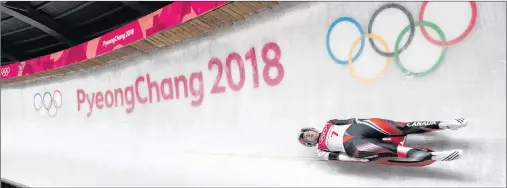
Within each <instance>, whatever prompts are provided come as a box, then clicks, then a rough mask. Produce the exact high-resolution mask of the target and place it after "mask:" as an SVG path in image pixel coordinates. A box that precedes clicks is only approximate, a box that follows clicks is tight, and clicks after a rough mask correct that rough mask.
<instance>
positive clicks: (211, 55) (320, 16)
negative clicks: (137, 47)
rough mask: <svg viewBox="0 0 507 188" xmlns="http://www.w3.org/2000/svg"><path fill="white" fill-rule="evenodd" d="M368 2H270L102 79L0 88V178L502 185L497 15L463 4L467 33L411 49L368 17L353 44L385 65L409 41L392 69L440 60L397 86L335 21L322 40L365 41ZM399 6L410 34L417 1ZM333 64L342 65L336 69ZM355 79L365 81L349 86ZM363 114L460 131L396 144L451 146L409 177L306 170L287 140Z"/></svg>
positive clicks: (502, 18)
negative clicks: (452, 125)
mask: <svg viewBox="0 0 507 188" xmlns="http://www.w3.org/2000/svg"><path fill="white" fill-rule="evenodd" d="M384 4H385V3H381V2H354V3H352V2H282V3H281V4H280V5H279V6H278V7H276V8H274V9H272V10H267V11H265V12H262V13H260V14H259V15H256V16H253V17H251V18H249V19H247V20H246V21H243V22H239V23H237V24H235V25H233V26H232V27H229V28H223V29H220V30H219V31H217V32H214V33H213V34H209V35H205V36H200V37H197V38H194V39H191V40H188V41H183V42H182V43H180V44H178V45H175V46H173V47H168V48H166V49H162V50H158V51H156V52H153V53H150V54H147V55H143V56H136V57H131V58H130V59H127V60H123V61H118V62H115V63H114V64H113V65H110V66H108V67H102V68H99V69H95V70H90V71H87V72H84V73H76V74H70V75H66V76H63V77H57V78H51V79H47V80H42V81H37V82H33V83H25V84H18V85H7V86H2V91H1V94H2V97H1V107H2V111H1V115H2V118H1V148H2V156H1V157H2V161H1V174H2V177H3V178H7V179H10V180H13V181H16V182H19V183H22V184H25V185H28V186H34V187H37V186H176V185H181V186H188V185H194V186H195V185H208V186H209V185H213V186H232V185H234V186H242V185H250V186H253V185H262V186H505V185H506V184H505V165H506V164H505V161H506V157H505V153H506V151H505V139H506V133H505V132H506V129H505V126H506V121H505V114H506V111H505V109H506V107H505V104H506V101H505V95H506V92H505V91H506V90H505V89H506V88H505V86H506V81H505V80H506V78H505V76H506V72H505V60H506V58H505V51H506V48H505V46H506V11H505V9H506V5H505V2H495V3H493V2H487V3H486V2H479V3H477V7H476V8H477V15H476V16H477V17H476V21H475V25H474V27H473V28H472V30H470V33H469V34H468V35H467V36H466V37H464V38H463V40H461V41H456V42H457V43H456V44H453V45H450V46H447V47H446V48H444V47H442V46H438V45H434V44H432V43H430V42H428V40H427V39H426V38H425V37H424V36H423V34H422V33H421V30H420V27H419V26H417V27H416V28H415V30H414V33H413V37H412V39H411V40H410V39H408V38H409V35H410V28H408V30H406V31H407V32H406V33H405V34H404V35H402V36H401V37H398V36H399V34H400V32H401V31H402V30H403V28H404V27H406V26H407V25H409V19H408V18H407V17H406V16H405V14H403V12H402V11H400V10H398V9H394V8H389V9H386V10H383V11H382V12H380V13H379V14H378V15H377V16H376V17H375V19H374V20H373V22H372V24H371V28H372V33H374V34H375V35H367V37H372V38H374V41H375V44H376V46H378V47H379V49H384V47H383V44H381V42H380V41H381V40H382V39H383V40H385V44H387V48H388V49H389V50H388V52H393V49H395V46H399V48H402V47H403V46H404V44H405V43H406V42H407V40H410V41H411V42H410V44H409V45H407V46H406V48H405V49H404V50H402V52H401V53H399V54H398V53H397V55H396V56H397V57H398V59H399V62H401V63H402V64H403V65H404V66H405V67H406V69H407V70H410V71H414V72H418V71H423V70H425V69H429V68H430V67H432V66H433V65H434V63H435V62H437V60H439V58H440V55H441V53H442V52H443V53H445V54H444V55H443V56H442V59H441V62H440V65H439V66H438V68H436V69H435V70H434V71H433V72H430V73H428V74H427V75H425V76H420V77H417V75H416V76H407V75H406V74H404V73H403V72H402V71H401V70H402V69H400V68H399V67H398V66H397V63H396V58H395V57H389V58H386V57H384V56H381V55H379V53H377V52H376V51H375V50H374V49H373V48H372V45H371V44H370V41H369V40H368V39H365V40H364V44H362V42H361V38H360V36H361V35H360V32H359V30H358V29H357V28H356V27H354V25H353V24H351V22H340V23H337V24H335V25H334V27H331V26H332V25H333V23H335V21H336V20H337V19H339V18H342V17H350V18H352V20H356V21H357V23H358V25H360V27H361V28H362V31H363V33H365V34H367V33H369V31H368V28H369V27H368V24H369V22H370V19H371V18H372V15H374V12H375V11H376V10H378V9H379V8H380V7H381V6H382V5H384ZM400 5H401V6H402V9H403V8H406V10H407V12H409V13H410V15H411V18H412V19H413V20H414V21H415V22H417V21H418V20H419V19H418V17H419V14H420V8H421V3H416V2H410V3H400ZM471 10H472V9H471V5H470V4H469V3H467V2H462V3H436V2H431V3H429V4H428V5H427V7H426V9H425V12H424V20H426V21H430V22H431V23H434V24H435V25H436V26H438V28H440V29H441V30H442V33H443V35H444V37H445V38H446V39H448V40H451V39H454V38H456V37H457V36H459V35H460V34H461V33H463V32H464V31H465V30H466V28H467V26H468V24H469V20H470V19H471V17H472V11H471ZM348 20H349V21H350V20H351V19H348ZM416 25H417V24H416ZM330 28H331V29H330ZM425 28H426V30H427V31H428V33H429V36H430V37H432V38H435V39H438V37H439V35H438V34H436V33H435V32H434V31H433V29H432V28H430V27H425ZM378 38H381V39H378ZM398 38H399V44H398V45H396V40H397V39H398ZM356 39H359V40H358V43H357V45H356V47H355V48H354V49H352V46H353V43H354V41H355V40H356ZM361 45H363V47H362V48H361ZM360 48H361V49H362V52H361V53H360V54H359V55H358V56H357V58H355V54H356V52H357V51H359V49H360ZM350 51H352V52H350ZM382 51H385V50H382ZM398 55H399V56H398ZM333 57H334V58H335V59H334V58H333ZM347 58H350V59H354V60H355V61H354V62H353V63H352V64H351V65H347V63H346V62H342V63H344V64H340V61H337V60H342V61H347ZM336 59H337V60H336ZM386 59H387V62H386ZM238 62H239V63H238ZM242 70H244V71H242ZM351 71H352V72H351ZM378 73H383V76H380V77H375V76H376V75H377V74H378ZM367 78H375V79H369V81H368V82H361V80H363V81H364V79H367ZM46 92H47V94H45V93H46ZM37 93H39V95H37ZM45 107H47V108H48V109H46V108H45ZM56 107H60V108H58V109H57V108H56ZM37 109H39V110H37ZM372 116H375V117H384V118H389V119H395V120H400V121H410V120H442V119H450V118H452V117H453V116H462V117H465V118H468V119H469V122H470V123H469V126H468V127H466V128H464V129H461V130H459V131H442V132H438V133H431V134H427V135H417V136H411V137H409V141H408V145H413V146H415V145H424V146H427V147H431V148H434V149H436V150H442V149H451V148H462V149H464V151H465V156H464V157H463V158H461V159H460V160H457V161H452V162H437V163H435V164H434V165H431V166H428V167H424V168H414V167H389V166H378V165H364V164H347V163H340V162H317V161H313V160H312V154H313V151H314V150H313V149H309V148H304V147H302V146H301V145H299V144H298V142H297V139H296V136H297V135H296V134H297V131H298V130H299V128H301V127H306V126H314V127H318V128H321V127H322V126H323V125H324V123H325V122H326V121H327V120H329V119H330V118H347V117H372Z"/></svg>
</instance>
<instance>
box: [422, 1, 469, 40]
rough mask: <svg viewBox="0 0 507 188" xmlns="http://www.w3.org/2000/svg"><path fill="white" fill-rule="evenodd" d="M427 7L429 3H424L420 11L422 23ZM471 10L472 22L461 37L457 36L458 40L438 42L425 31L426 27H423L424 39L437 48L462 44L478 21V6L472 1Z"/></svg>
mask: <svg viewBox="0 0 507 188" xmlns="http://www.w3.org/2000/svg"><path fill="white" fill-rule="evenodd" d="M427 5H428V2H427V1H425V2H423V4H422V5H421V9H420V11H419V20H420V21H422V20H424V11H425V10H426V6H427ZM470 8H471V9H472V16H471V18H470V21H469V22H468V27H467V28H466V29H465V31H464V32H463V33H462V34H461V35H459V36H457V37H456V38H454V39H452V40H450V41H437V40H435V39H433V38H431V37H430V36H429V34H428V32H426V29H424V27H421V33H422V34H423V36H424V38H426V40H428V41H429V42H431V43H432V44H434V45H437V46H451V45H454V44H456V43H458V42H461V41H462V40H463V39H465V38H466V37H467V36H468V34H470V33H471V32H472V29H474V26H475V22H476V21H477V4H476V3H475V2H473V1H470Z"/></svg>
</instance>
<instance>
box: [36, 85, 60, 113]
mask: <svg viewBox="0 0 507 188" xmlns="http://www.w3.org/2000/svg"><path fill="white" fill-rule="evenodd" d="M57 93H58V94H59V95H60V102H59V103H57V102H56V100H55V96H56V94H57ZM37 96H38V98H39V99H40V103H39V104H38V105H37V100H36V99H37ZM62 103H63V97H62V93H61V92H60V90H55V91H53V94H51V93H49V92H47V91H46V92H44V95H41V94H40V93H36V94H35V95H34V96H33V107H34V108H35V110H37V111H39V110H41V109H42V107H44V109H45V110H46V111H47V112H48V114H49V116H51V117H55V116H56V114H57V112H58V109H60V107H62ZM53 106H54V107H55V112H54V114H51V112H50V109H51V107H53Z"/></svg>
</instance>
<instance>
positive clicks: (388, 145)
mask: <svg viewBox="0 0 507 188" xmlns="http://www.w3.org/2000/svg"><path fill="white" fill-rule="evenodd" d="M439 123H440V121H413V122H407V123H405V122H396V121H392V120H388V119H380V118H369V119H359V118H352V119H345V120H338V119H332V120H329V121H328V122H327V124H326V125H325V126H324V128H323V130H322V132H321V133H320V136H319V142H318V145H317V147H318V151H317V153H316V157H317V158H318V159H321V160H341V161H363V162H366V161H370V160H375V159H378V158H380V157H399V158H409V159H413V160H417V161H423V160H429V159H431V153H430V152H428V151H426V150H421V149H417V148H410V147H405V146H402V145H398V144H396V143H392V142H385V141H383V140H382V139H383V138H385V137H393V136H405V135H407V134H413V133H424V132H429V131H433V130H438V129H440V128H439V125H438V124H439Z"/></svg>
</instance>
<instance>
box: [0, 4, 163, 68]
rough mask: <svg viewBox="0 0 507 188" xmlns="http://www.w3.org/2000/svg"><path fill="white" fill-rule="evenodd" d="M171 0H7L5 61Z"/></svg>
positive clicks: (42, 51) (94, 32) (47, 49)
mask: <svg viewBox="0 0 507 188" xmlns="http://www.w3.org/2000/svg"><path fill="white" fill-rule="evenodd" d="M170 3H172V1H152V2H144V1H139V2H136V1H105V2H101V1H87V2H83V1H4V2H1V3H0V11H1V15H2V23H1V26H2V27H0V28H1V33H2V34H1V37H2V40H1V41H2V47H1V51H2V65H6V64H11V63H15V62H18V61H24V60H29V59H32V58H35V57H39V56H43V55H47V54H51V53H54V52H58V51H61V50H64V49H67V48H69V47H72V46H75V45H78V44H80V43H83V42H86V41H89V40H91V39H93V38H95V37H98V36H100V35H103V34H105V33H107V32H109V31H112V30H114V29H117V28H119V27H121V26H123V25H125V24H127V23H130V22H131V21H134V20H136V19H138V18H140V17H142V16H145V15H147V14H149V13H151V12H153V11H156V10H157V9H160V8H162V7H164V6H166V5H168V4H170Z"/></svg>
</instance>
